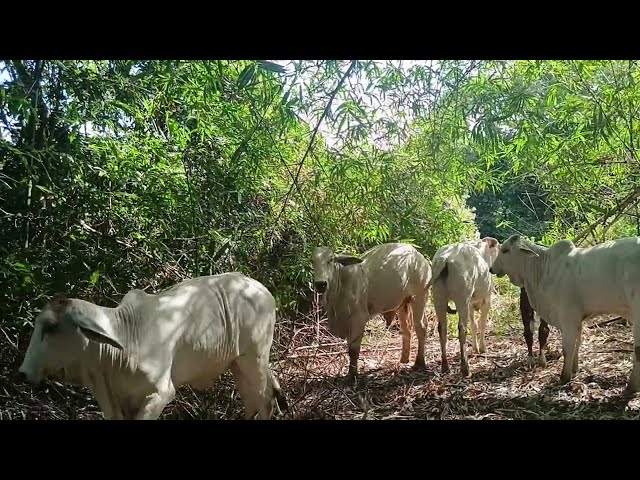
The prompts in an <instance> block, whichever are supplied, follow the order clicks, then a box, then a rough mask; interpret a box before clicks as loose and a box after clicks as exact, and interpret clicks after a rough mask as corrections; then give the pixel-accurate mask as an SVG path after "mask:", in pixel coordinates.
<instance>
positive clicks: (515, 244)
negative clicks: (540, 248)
mask: <svg viewBox="0 0 640 480" xmlns="http://www.w3.org/2000/svg"><path fill="white" fill-rule="evenodd" d="M538 256H539V255H538V254H537V253H536V252H535V251H534V250H533V249H532V245H531V243H530V242H528V241H527V240H526V239H524V238H522V237H520V235H511V236H510V237H509V238H508V239H507V240H506V241H505V242H504V243H503V244H502V245H501V247H500V249H499V253H498V256H497V257H496V259H495V261H494V262H493V265H492V266H491V268H490V270H489V271H490V272H491V273H493V274H495V275H496V276H497V277H498V278H500V277H504V276H505V275H508V276H509V280H510V281H511V283H513V284H514V285H516V286H518V287H522V286H523V285H524V276H523V275H524V270H525V268H526V259H528V258H532V257H538Z"/></svg>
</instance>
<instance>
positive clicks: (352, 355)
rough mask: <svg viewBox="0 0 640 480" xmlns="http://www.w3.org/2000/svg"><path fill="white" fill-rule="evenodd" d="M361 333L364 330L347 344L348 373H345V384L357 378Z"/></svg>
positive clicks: (351, 382) (353, 381)
mask: <svg viewBox="0 0 640 480" xmlns="http://www.w3.org/2000/svg"><path fill="white" fill-rule="evenodd" d="M363 335H364V332H363V333H361V334H360V335H359V336H358V338H356V339H355V340H354V341H353V342H351V343H350V344H349V373H347V377H346V381H347V384H349V385H352V384H354V383H356V380H357V376H358V359H359V358H360V346H361V344H362V336H363Z"/></svg>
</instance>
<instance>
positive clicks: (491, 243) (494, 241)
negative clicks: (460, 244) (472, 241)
mask: <svg viewBox="0 0 640 480" xmlns="http://www.w3.org/2000/svg"><path fill="white" fill-rule="evenodd" d="M482 241H483V242H484V243H486V244H487V245H489V248H493V247H497V246H498V244H499V242H498V240H497V239H495V238H493V237H484V238H483V239H482Z"/></svg>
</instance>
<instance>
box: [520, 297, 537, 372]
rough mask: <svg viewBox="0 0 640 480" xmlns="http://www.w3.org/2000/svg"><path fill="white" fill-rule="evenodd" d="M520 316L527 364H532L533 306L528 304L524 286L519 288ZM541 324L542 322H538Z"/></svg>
mask: <svg viewBox="0 0 640 480" xmlns="http://www.w3.org/2000/svg"><path fill="white" fill-rule="evenodd" d="M520 316H521V317H522V326H523V327H524V340H525V342H526V343H527V351H528V354H529V356H528V357H527V360H528V364H529V366H530V367H531V366H533V364H534V360H533V332H532V331H531V324H532V322H533V308H531V305H530V304H529V299H528V297H527V292H526V290H525V289H524V287H521V288H520ZM540 325H541V326H542V324H540Z"/></svg>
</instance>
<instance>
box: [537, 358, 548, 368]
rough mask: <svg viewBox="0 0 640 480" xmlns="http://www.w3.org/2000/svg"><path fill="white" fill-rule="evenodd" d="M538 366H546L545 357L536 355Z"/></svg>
mask: <svg viewBox="0 0 640 480" xmlns="http://www.w3.org/2000/svg"><path fill="white" fill-rule="evenodd" d="M538 366H539V367H542V368H545V367H546V366H547V359H546V358H544V357H538Z"/></svg>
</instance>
